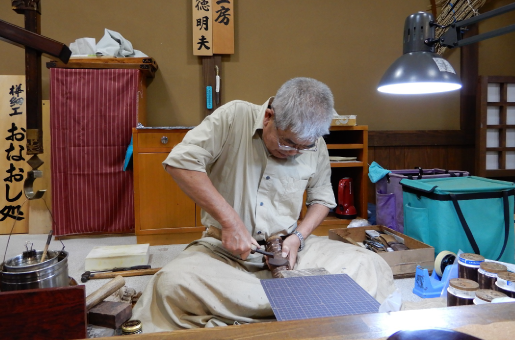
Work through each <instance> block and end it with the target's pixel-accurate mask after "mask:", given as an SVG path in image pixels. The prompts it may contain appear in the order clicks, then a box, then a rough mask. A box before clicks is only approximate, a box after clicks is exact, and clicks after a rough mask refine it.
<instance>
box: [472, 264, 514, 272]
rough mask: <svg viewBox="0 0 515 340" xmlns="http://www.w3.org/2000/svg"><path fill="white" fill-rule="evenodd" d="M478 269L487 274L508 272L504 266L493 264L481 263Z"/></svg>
mask: <svg viewBox="0 0 515 340" xmlns="http://www.w3.org/2000/svg"><path fill="white" fill-rule="evenodd" d="M479 267H480V268H481V269H483V270H484V271H486V272H489V273H502V272H506V271H508V268H506V266H505V265H504V264H500V263H495V262H482V263H481V264H480V265H479Z"/></svg>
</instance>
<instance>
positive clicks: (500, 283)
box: [495, 272, 515, 298]
mask: <svg viewBox="0 0 515 340" xmlns="http://www.w3.org/2000/svg"><path fill="white" fill-rule="evenodd" d="M495 289H496V290H498V291H500V292H502V293H504V294H506V295H507V296H509V297H511V298H515V273H510V272H502V273H499V274H497V281H496V282H495Z"/></svg>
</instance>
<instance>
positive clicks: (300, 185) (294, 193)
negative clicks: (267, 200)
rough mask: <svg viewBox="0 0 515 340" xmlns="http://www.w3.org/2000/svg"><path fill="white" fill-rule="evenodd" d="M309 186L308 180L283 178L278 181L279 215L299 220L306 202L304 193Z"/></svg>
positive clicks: (276, 202) (277, 199)
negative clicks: (303, 204)
mask: <svg viewBox="0 0 515 340" xmlns="http://www.w3.org/2000/svg"><path fill="white" fill-rule="evenodd" d="M307 185H308V180H307V179H295V178H291V177H290V178H283V179H281V180H280V181H278V187H277V188H276V189H277V195H276V199H275V202H274V203H275V205H276V207H277V213H278V214H279V215H282V216H291V217H292V218H294V219H297V218H298V217H299V216H300V212H301V210H302V203H303V202H304V191H305V190H306V187H307Z"/></svg>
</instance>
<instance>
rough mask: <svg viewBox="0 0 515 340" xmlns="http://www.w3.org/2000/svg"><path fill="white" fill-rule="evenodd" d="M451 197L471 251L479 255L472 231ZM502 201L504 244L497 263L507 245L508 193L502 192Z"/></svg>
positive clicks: (456, 202)
mask: <svg viewBox="0 0 515 340" xmlns="http://www.w3.org/2000/svg"><path fill="white" fill-rule="evenodd" d="M449 195H450V196H451V200H452V204H453V205H454V209H455V210H456V213H457V214H458V218H459V219H460V222H461V226H462V227H463V230H464V231H465V234H466V235H467V239H468V240H469V242H470V245H471V246H472V250H474V253H476V254H480V252H479V247H478V246H477V243H476V240H475V239H474V235H472V231H471V230H470V227H469V226H468V224H467V221H465V217H464V216H463V212H462V211H461V208H460V206H459V204H458V199H457V198H456V195H455V194H449ZM502 199H503V207H504V244H503V246H502V249H501V253H500V254H499V257H498V258H497V259H496V260H495V261H499V259H500V258H501V256H502V254H504V250H505V249H506V244H507V243H508V236H509V234H510V224H509V217H510V216H509V202H508V191H506V190H505V191H503V192H502Z"/></svg>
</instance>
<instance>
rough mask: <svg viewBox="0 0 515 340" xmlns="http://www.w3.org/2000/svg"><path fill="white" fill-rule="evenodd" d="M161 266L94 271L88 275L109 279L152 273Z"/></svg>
mask: <svg viewBox="0 0 515 340" xmlns="http://www.w3.org/2000/svg"><path fill="white" fill-rule="evenodd" d="M160 269H161V268H150V269H137V270H125V271H121V272H107V273H94V274H91V275H90V277H89V278H90V279H109V278H112V277H115V276H141V275H154V274H155V273H157V272H158V271H159V270H160Z"/></svg>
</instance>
